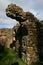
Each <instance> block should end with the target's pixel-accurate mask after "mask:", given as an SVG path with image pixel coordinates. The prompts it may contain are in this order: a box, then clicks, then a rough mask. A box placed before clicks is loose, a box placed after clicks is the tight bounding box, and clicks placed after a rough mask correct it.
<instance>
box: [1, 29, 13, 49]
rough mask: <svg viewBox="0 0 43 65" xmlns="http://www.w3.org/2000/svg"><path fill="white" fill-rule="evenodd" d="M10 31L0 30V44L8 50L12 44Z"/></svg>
mask: <svg viewBox="0 0 43 65" xmlns="http://www.w3.org/2000/svg"><path fill="white" fill-rule="evenodd" d="M12 38H13V36H12V30H11V29H0V44H1V45H4V46H5V47H7V48H9V47H10V44H11V43H12V41H13V40H12Z"/></svg>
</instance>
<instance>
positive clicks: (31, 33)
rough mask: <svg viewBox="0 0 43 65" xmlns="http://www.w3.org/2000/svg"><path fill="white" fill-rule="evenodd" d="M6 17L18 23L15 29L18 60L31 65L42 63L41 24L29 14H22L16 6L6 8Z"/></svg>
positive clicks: (11, 5)
mask: <svg viewBox="0 0 43 65" xmlns="http://www.w3.org/2000/svg"><path fill="white" fill-rule="evenodd" d="M6 15H7V16H8V17H10V18H12V19H15V20H17V21H18V22H19V26H18V27H17V28H16V29H15V28H14V31H15V33H16V34H15V38H16V42H15V43H16V44H15V47H16V50H17V51H18V53H19V56H20V58H22V60H23V61H24V62H25V63H27V64H28V65H31V64H32V63H34V62H37V61H40V62H41V63H42V62H43V24H42V23H41V22H40V21H39V20H38V19H37V18H36V17H35V16H34V15H33V14H32V13H30V12H24V11H23V9H22V8H20V7H19V6H16V4H10V5H8V7H7V8H6ZM41 58H42V59H41Z"/></svg>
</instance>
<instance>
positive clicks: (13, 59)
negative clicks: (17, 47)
mask: <svg viewBox="0 0 43 65" xmlns="http://www.w3.org/2000/svg"><path fill="white" fill-rule="evenodd" d="M0 65H26V64H25V63H24V62H23V61H22V60H21V59H20V58H19V57H18V53H17V52H16V51H14V50H13V49H3V51H2V52H1V53H0Z"/></svg>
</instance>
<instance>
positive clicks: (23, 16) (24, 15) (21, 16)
mask: <svg viewBox="0 0 43 65" xmlns="http://www.w3.org/2000/svg"><path fill="white" fill-rule="evenodd" d="M6 15H7V16H8V17H10V18H12V19H16V20H17V21H19V22H23V21H26V20H27V19H29V20H30V21H36V20H37V18H36V17H35V16H34V15H33V14H32V13H30V12H24V11H23V9H22V8H21V7H19V6H16V4H10V5H8V7H7V8H6Z"/></svg>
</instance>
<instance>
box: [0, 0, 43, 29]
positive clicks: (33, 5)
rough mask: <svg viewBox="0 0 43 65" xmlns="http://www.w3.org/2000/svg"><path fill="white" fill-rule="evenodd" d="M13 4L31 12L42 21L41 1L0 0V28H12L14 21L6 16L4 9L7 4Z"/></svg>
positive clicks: (42, 9)
mask: <svg viewBox="0 0 43 65" xmlns="http://www.w3.org/2000/svg"><path fill="white" fill-rule="evenodd" d="M10 3H14V4H16V5H18V6H20V7H22V8H23V9H24V11H30V12H32V13H33V14H34V15H35V16H36V17H37V18H38V19H39V20H43V0H0V28H3V27H5V28H7V27H8V28H12V27H13V26H14V25H16V23H17V22H16V21H15V20H13V19H11V18H8V17H7V16H6V12H5V9H6V7H7V6H8V4H10Z"/></svg>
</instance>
